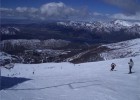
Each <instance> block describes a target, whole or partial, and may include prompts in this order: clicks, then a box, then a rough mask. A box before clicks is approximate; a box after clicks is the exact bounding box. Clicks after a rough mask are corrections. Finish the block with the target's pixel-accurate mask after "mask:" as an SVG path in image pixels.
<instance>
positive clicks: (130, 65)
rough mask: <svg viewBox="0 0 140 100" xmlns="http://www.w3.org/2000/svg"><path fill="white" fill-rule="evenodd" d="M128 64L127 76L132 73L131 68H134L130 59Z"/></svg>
mask: <svg viewBox="0 0 140 100" xmlns="http://www.w3.org/2000/svg"><path fill="white" fill-rule="evenodd" d="M128 64H129V74H131V73H132V71H131V70H132V67H133V66H134V62H133V60H132V59H130V61H129V62H128Z"/></svg>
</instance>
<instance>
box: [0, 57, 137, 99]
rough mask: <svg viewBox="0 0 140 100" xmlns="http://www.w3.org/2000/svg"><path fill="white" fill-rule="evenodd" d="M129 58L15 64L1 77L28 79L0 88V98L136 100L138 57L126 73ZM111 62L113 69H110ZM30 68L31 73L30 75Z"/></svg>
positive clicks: (3, 71)
mask: <svg viewBox="0 0 140 100" xmlns="http://www.w3.org/2000/svg"><path fill="white" fill-rule="evenodd" d="M129 59H130V58H124V59H115V60H108V61H100V62H91V63H82V64H75V65H74V64H71V63H45V64H15V67H14V68H13V69H11V70H7V69H5V68H2V76H7V77H19V78H20V77H24V78H29V79H31V80H28V81H25V82H23V83H20V84H18V85H16V86H13V87H11V88H8V89H4V90H1V91H0V94H1V99H0V100H140V61H139V59H140V56H137V57H134V58H132V59H133V60H134V63H135V65H134V67H133V71H134V72H135V73H133V74H128V61H129ZM112 62H114V63H116V65H117V67H116V68H115V70H116V71H113V72H111V71H110V64H111V63H112ZM33 71H34V74H33Z"/></svg>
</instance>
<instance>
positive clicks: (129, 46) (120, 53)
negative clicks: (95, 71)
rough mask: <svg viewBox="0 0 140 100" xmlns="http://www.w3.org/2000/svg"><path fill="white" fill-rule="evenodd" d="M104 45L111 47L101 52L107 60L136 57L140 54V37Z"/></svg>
mask: <svg viewBox="0 0 140 100" xmlns="http://www.w3.org/2000/svg"><path fill="white" fill-rule="evenodd" d="M102 46H105V47H107V48H109V50H108V51H106V52H103V53H101V56H102V57H103V58H104V59H105V60H108V59H116V58H124V57H135V56H138V55H140V39H134V40H128V41H123V42H119V43H112V44H107V45H102Z"/></svg>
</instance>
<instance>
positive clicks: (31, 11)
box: [16, 7, 39, 13]
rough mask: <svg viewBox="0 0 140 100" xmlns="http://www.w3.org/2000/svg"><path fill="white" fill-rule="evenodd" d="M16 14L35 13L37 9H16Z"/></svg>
mask: <svg viewBox="0 0 140 100" xmlns="http://www.w3.org/2000/svg"><path fill="white" fill-rule="evenodd" d="M16 11H17V12H20V13H23V12H25V13H26V12H28V13H36V12H38V11H39V9H37V8H28V7H17V8H16Z"/></svg>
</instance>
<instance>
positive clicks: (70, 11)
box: [40, 2, 78, 17]
mask: <svg viewBox="0 0 140 100" xmlns="http://www.w3.org/2000/svg"><path fill="white" fill-rule="evenodd" d="M40 11H41V14H43V15H45V16H46V17H66V16H70V15H75V14H77V13H78V10H76V9H74V8H71V7H68V6H66V5H65V4H64V3H62V2H59V3H55V2H51V3H47V4H44V5H42V6H41V7H40Z"/></svg>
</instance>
